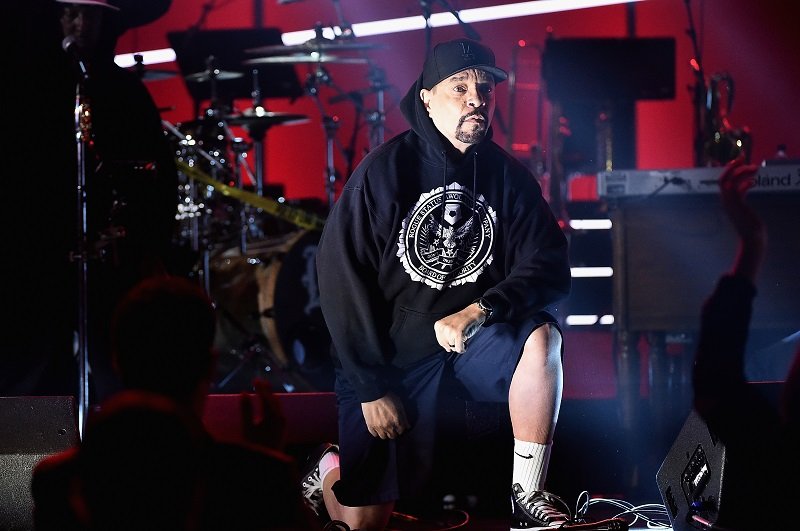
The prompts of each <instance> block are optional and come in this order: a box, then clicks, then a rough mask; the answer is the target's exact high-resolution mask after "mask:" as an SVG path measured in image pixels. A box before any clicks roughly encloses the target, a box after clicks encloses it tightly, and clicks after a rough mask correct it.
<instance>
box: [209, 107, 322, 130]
mask: <svg viewBox="0 0 800 531" xmlns="http://www.w3.org/2000/svg"><path fill="white" fill-rule="evenodd" d="M224 119H225V121H226V122H228V124H230V125H243V126H250V127H252V126H262V127H266V126H271V125H280V124H283V125H294V124H302V123H306V122H308V121H309V119H308V116H306V115H305V114H292V113H288V112H271V111H263V112H259V113H254V112H249V113H248V112H245V113H242V114H234V115H230V116H226V117H225V118H224Z"/></svg>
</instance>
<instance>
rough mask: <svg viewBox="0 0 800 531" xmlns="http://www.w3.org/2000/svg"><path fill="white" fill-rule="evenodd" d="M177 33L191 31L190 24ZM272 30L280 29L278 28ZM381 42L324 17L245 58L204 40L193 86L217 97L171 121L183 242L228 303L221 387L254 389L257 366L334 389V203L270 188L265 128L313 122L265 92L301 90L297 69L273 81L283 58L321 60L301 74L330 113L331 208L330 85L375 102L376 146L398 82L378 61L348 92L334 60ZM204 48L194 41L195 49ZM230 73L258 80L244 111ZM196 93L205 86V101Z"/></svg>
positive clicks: (328, 128)
mask: <svg viewBox="0 0 800 531" xmlns="http://www.w3.org/2000/svg"><path fill="white" fill-rule="evenodd" d="M233 31H235V30H233ZM246 32H247V34H246V35H244V36H243V34H242V33H241V32H238V33H236V37H237V38H239V40H240V43H239V44H240V45H242V44H244V45H246V44H248V43H249V44H253V43H256V42H258V40H259V38H262V37H263V34H264V33H263V32H260V33H259V32H258V31H255V30H246ZM200 33H203V32H200ZM208 33H215V35H211V36H210V37H211V40H217V41H227V42H228V44H229V45H230V43H231V41H234V42H235V41H236V39H230V38H226V37H225V36H224V35H219V34H220V33H222V32H221V31H216V32H208ZM254 35H260V37H258V38H256V37H254ZM197 37H198V36H197V35H196V34H194V35H192V38H194V39H197ZM201 37H202V35H201ZM170 38H171V40H175V41H176V42H177V41H178V40H181V41H182V42H186V41H185V39H186V35H174V36H173V35H171V36H170ZM262 40H263V39H262ZM267 40H268V41H269V40H272V41H274V36H271V37H270V38H268V39H267ZM375 47H376V46H375V45H371V44H365V43H360V42H355V41H354V40H353V39H352V38H349V39H339V38H334V39H327V38H323V37H322V28H321V27H319V26H318V27H317V31H316V37H315V38H313V39H311V40H310V41H308V42H305V43H302V44H299V45H290V46H287V45H283V44H277V43H273V44H264V45H251V46H245V47H244V48H242V49H241V50H238V52H239V53H237V54H235V55H236V56H237V61H238V62H239V66H238V68H237V66H236V65H235V64H233V65H232V64H231V53H230V50H222V49H219V50H209V49H208V48H207V47H206V49H205V50H204V52H207V51H211V52H212V53H208V54H207V55H206V56H205V58H204V60H203V62H204V65H205V68H203V69H202V70H195V71H191V72H184V73H183V79H184V80H185V82H186V83H187V86H189V87H190V93H193V95H194V94H200V95H202V96H203V97H205V99H204V100H203V101H208V104H209V105H208V107H207V108H206V109H205V110H203V111H202V112H197V113H196V114H197V116H198V117H197V118H196V119H193V120H190V121H187V122H180V123H176V124H173V123H170V122H168V121H166V120H162V124H163V127H164V131H165V134H166V135H167V136H168V138H169V139H170V142H171V145H172V146H173V147H174V152H175V161H176V164H177V168H178V172H179V188H178V205H177V214H176V218H177V221H178V229H177V233H176V236H175V240H176V241H175V243H176V245H177V246H179V247H180V248H183V249H187V250H189V251H190V252H189V254H191V255H192V256H194V257H195V259H193V265H192V272H191V274H192V275H193V276H196V277H197V278H198V280H199V281H200V282H201V283H202V284H203V286H204V287H205V289H206V291H207V292H208V293H209V295H210V296H211V298H212V300H213V301H214V303H215V305H216V307H217V309H218V317H219V319H218V331H217V340H216V347H217V349H218V351H219V354H220V360H219V368H218V374H217V378H216V381H215V388H214V389H213V392H218V393H224V392H239V391H242V390H245V389H250V388H251V385H252V379H253V378H254V377H261V378H265V379H267V380H268V381H270V382H272V383H273V387H275V388H276V390H277V391H280V392H292V391H321V390H322V391H327V390H332V386H333V368H332V364H331V362H330V356H329V352H328V350H329V347H330V338H329V336H328V332H327V328H326V327H325V323H324V321H323V318H322V314H321V310H320V306H319V293H318V289H317V278H316V270H315V261H314V260H315V256H316V247H317V243H318V242H319V236H320V232H321V229H322V227H323V225H324V216H325V212H323V211H322V210H323V209H324V207H323V209H320V208H319V206H320V205H315V208H313V209H307V208H302V207H300V206H294V205H292V204H290V203H289V202H287V201H285V200H284V199H283V198H282V197H280V193H279V192H276V193H274V194H273V193H271V191H272V190H270V189H266V190H265V185H264V181H265V179H264V175H263V168H264V162H265V161H264V143H265V138H266V133H267V131H268V130H269V129H270V128H272V127H275V126H288V125H293V124H301V123H308V122H309V118H308V117H307V116H306V115H303V114H294V113H285V112H273V111H269V110H267V108H266V107H265V106H264V104H263V101H264V99H265V98H269V97H271V96H276V95H277V96H279V97H280V96H284V95H286V93H287V91H288V92H289V93H291V92H293V91H294V90H295V89H293V88H292V85H294V83H295V81H294V80H291V79H289V81H288V82H287V81H286V80H285V79H283V81H280V80H279V81H278V82H279V83H280V85H281V86H280V87H278V88H277V89H275V87H271V86H270V84H274V82H275V76H274V73H275V72H276V70H274V68H278V69H279V70H278V71H281V72H282V74H281V76H283V77H284V78H285V77H286V67H287V66H289V67H292V68H291V72H294V68H293V66H294V65H309V66H310V67H311V68H310V71H309V73H308V75H307V77H306V80H305V83H304V84H302V86H301V85H300V84H299V82H298V83H297V86H298V87H301V89H300V90H301V91H302V93H304V94H305V95H306V96H309V97H311V98H313V99H314V101H315V103H316V105H317V108H318V109H319V110H320V113H321V115H322V124H323V126H324V131H325V133H326V135H325V142H326V145H325V149H326V166H327V167H326V173H325V175H324V179H325V183H324V184H325V190H326V195H327V199H328V204H327V207H328V208H330V206H331V205H332V204H333V201H334V186H335V181H336V171H335V169H334V165H333V155H334V149H335V148H336V147H339V148H340V149H341V146H340V145H339V144H338V141H337V139H336V128H337V124H336V120H334V119H332V118H331V117H329V116H327V115H326V114H325V108H324V105H323V103H322V100H321V92H322V91H321V88H322V87H323V86H325V87H330V88H331V89H333V90H334V91H336V92H337V94H336V95H335V96H333V97H332V98H329V99H328V100H327V101H328V103H337V102H340V101H353V102H354V103H356V104H357V106H358V111H359V112H364V113H365V115H366V116H367V120H366V121H367V123H369V124H371V127H370V138H369V140H370V148H371V147H374V146H376V145H378V144H379V143H381V142H382V141H383V123H384V116H383V113H384V109H383V105H384V91H386V90H388V89H389V88H390V87H389V86H388V85H387V84H386V82H385V77H384V76H383V75H382V71H381V70H380V69H379V68H377V67H374V66H371V67H370V75H369V81H370V84H369V87H368V88H366V89H363V90H359V91H353V92H346V91H344V90H341V89H340V88H339V87H338V86H336V85H335V84H334V82H333V81H332V78H331V75H330V73H329V72H328V70H327V69H326V66H327V65H329V64H368V63H369V60H368V59H367V58H365V57H363V56H353V55H348V53H349V52H362V51H365V50H369V49H372V48H375ZM197 48H198V47H197V46H192V47H191V49H192V50H193V51H195V50H196V49H197ZM199 48H201V49H202V48H203V47H202V46H200V47H199ZM176 53H177V54H178V64H179V66H181V70H182V71H183V70H184V67H185V66H186V65H185V64H184V65H182V64H181V55H180V49H176ZM226 54H227V55H226ZM189 62H190V61H189ZM194 64H197V61H196V60H195V61H194ZM281 68H282V69H283V70H280V69H281ZM269 69H273V70H272V71H271V73H272V74H273V75H265V72H269ZM289 77H291V76H289ZM142 79H145V80H146V79H147V77H146V76H144V77H142ZM262 79H269V84H266V85H265V86H263V87H262V84H263V83H262V82H261V80H262ZM243 80H247V83H242V81H243ZM230 83H239V85H238V86H239V87H242V86H247V88H249V89H250V90H249V94H248V96H249V98H248V99H249V100H250V103H251V105H250V107H249V108H247V109H246V110H245V111H242V112H236V111H234V110H232V108H233V105H232V104H231V103H230V102H232V100H233V98H234V97H238V96H239V94H237V92H236V90H234V91H230V90H229V88H228V86H226V84H230ZM287 87H288V88H287ZM238 90H239V91H241V88H240V89H238ZM276 90H277V94H276V92H275V91H276ZM372 94H374V95H376V104H377V107H376V108H375V109H373V110H370V111H364V109H363V108H362V106H361V102H362V99H363V96H365V95H372ZM239 99H241V98H239ZM197 101H198V100H197V97H195V102H196V107H197ZM238 129H242V130H244V131H246V133H247V137H248V138H243V137H241V136H237V135H236V134H235V133H234V131H235V130H238ZM251 152H252V153H254V157H252V158H253V159H254V160H253V166H252V167H251V165H250V161H251V157H250V156H249V155H250V153H251ZM342 152H343V153H345V150H344V149H342ZM274 195H278V197H277V198H273V196H274Z"/></svg>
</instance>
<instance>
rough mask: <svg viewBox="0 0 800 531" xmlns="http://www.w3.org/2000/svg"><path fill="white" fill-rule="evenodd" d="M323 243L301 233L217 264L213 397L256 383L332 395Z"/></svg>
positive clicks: (214, 270) (214, 272)
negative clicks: (320, 262) (321, 284)
mask: <svg viewBox="0 0 800 531" xmlns="http://www.w3.org/2000/svg"><path fill="white" fill-rule="evenodd" d="M319 238H320V233H319V232H317V231H306V230H301V231H296V232H292V233H289V234H287V235H285V236H282V237H279V238H273V239H269V240H265V241H262V242H257V243H254V244H251V245H250V246H249V248H248V249H247V253H245V254H244V255H242V253H241V252H240V250H239V249H232V250H229V251H226V252H225V253H222V254H220V255H219V256H217V257H215V258H214V259H212V261H211V268H210V269H211V277H210V279H211V283H210V285H211V295H212V298H213V299H214V302H215V304H216V306H217V311H218V330H217V339H216V346H217V349H218V351H219V353H220V362H219V364H218V365H219V369H220V374H219V378H218V379H217V383H218V385H217V389H215V391H216V392H226V391H231V392H238V391H241V390H243V389H248V388H250V386H251V381H252V379H253V378H254V377H261V378H264V379H267V380H269V381H270V382H271V383H272V384H273V388H275V390H276V391H280V392H294V391H332V390H333V364H332V361H331V357H330V344H331V340H330V336H329V334H328V329H327V327H326V326H325V321H324V319H323V317H322V310H321V308H320V304H319V289H318V284H317V274H316V267H315V258H316V254H317V245H318V244H319ZM237 382H238V383H237ZM276 384H277V385H276Z"/></svg>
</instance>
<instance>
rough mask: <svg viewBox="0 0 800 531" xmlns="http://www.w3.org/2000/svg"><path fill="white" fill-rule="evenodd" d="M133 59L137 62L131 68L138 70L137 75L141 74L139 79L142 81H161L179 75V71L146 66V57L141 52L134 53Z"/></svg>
mask: <svg viewBox="0 0 800 531" xmlns="http://www.w3.org/2000/svg"><path fill="white" fill-rule="evenodd" d="M133 60H134V61H135V64H134V65H133V66H132V67H131V70H133V71H134V72H136V75H137V76H139V79H141V80H142V81H159V80H162V79H170V78H173V77H175V76H177V75H178V73H177V72H175V71H172V70H155V69H152V68H145V65H144V57H143V56H142V54H140V53H137V54H134V55H133Z"/></svg>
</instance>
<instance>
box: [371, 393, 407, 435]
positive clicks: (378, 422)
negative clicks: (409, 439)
mask: <svg viewBox="0 0 800 531" xmlns="http://www.w3.org/2000/svg"><path fill="white" fill-rule="evenodd" d="M361 411H362V412H363V414H364V420H365V421H366V423H367V429H368V430H369V433H370V435H372V436H373V437H380V438H381V439H394V438H396V437H399V436H400V435H401V434H402V433H403V432H404V431H406V430H407V429H408V428H409V427H410V426H409V424H408V420H407V419H406V410H405V408H403V403H402V402H401V401H400V399H399V398H397V396H395V395H394V394H392V393H387V394H386V395H384V396H382V397H381V398H379V399H377V400H373V401H372V402H362V404H361Z"/></svg>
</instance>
